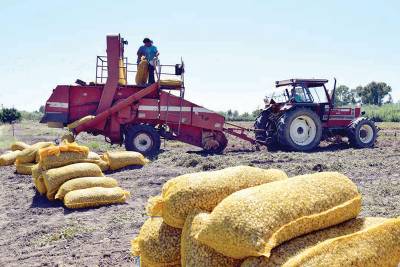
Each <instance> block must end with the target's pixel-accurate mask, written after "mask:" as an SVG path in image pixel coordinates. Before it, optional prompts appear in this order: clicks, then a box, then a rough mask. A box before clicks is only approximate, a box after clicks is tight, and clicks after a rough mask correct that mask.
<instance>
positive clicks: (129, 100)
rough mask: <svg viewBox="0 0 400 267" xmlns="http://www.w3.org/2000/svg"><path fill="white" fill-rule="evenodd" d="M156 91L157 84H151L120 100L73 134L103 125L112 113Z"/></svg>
mask: <svg viewBox="0 0 400 267" xmlns="http://www.w3.org/2000/svg"><path fill="white" fill-rule="evenodd" d="M157 89H158V84H157V83H155V84H152V85H150V86H149V87H146V88H145V89H143V90H141V91H139V92H138V93H136V94H134V95H131V96H130V97H128V98H127V99H124V100H121V101H120V102H119V103H117V104H115V105H113V106H112V107H111V108H109V109H106V110H105V111H103V112H102V113H100V114H97V115H96V117H95V118H94V119H93V120H90V121H89V122H87V123H85V124H82V125H80V126H79V127H77V128H76V129H75V132H76V133H80V132H83V131H86V130H90V129H91V128H93V127H94V126H96V125H98V124H100V123H104V124H105V123H106V121H107V119H108V118H109V117H110V116H111V115H113V114H114V113H117V112H118V111H120V110H121V109H123V108H125V107H127V106H129V105H132V103H134V102H137V101H139V100H140V99H142V98H143V97H145V96H147V95H148V94H151V93H153V92H154V91H156V90H157ZM96 129H98V127H96Z"/></svg>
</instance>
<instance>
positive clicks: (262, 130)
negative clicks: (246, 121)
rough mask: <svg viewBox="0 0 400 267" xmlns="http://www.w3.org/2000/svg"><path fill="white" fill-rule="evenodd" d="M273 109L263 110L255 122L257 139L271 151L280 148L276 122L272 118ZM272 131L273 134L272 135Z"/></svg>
mask: <svg viewBox="0 0 400 267" xmlns="http://www.w3.org/2000/svg"><path fill="white" fill-rule="evenodd" d="M270 116H271V111H270V110H269V109H265V110H263V111H262V112H261V113H260V114H259V115H258V116H257V118H256V120H255V122H254V129H255V130H256V132H255V137H256V141H257V142H258V143H259V144H262V145H266V146H267V149H268V150H269V151H275V150H278V149H279V143H278V139H277V135H276V129H275V126H274V125H275V123H274V122H271V121H270V120H271V119H270ZM271 133H272V135H271Z"/></svg>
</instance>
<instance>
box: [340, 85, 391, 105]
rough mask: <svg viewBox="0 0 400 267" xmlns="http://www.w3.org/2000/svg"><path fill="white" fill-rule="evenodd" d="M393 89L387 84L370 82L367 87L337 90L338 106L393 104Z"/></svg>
mask: <svg viewBox="0 0 400 267" xmlns="http://www.w3.org/2000/svg"><path fill="white" fill-rule="evenodd" d="M391 92H392V87H391V86H390V85H388V84H386V83H385V82H370V83H369V84H367V85H366V86H361V85H359V86H357V87H356V88H353V89H350V88H349V87H348V86H346V85H340V86H338V87H337V88H336V93H335V104H336V106H346V105H351V104H357V103H360V104H364V105H376V106H381V105H382V104H390V103H393V98H392V95H391V94H390V93H391Z"/></svg>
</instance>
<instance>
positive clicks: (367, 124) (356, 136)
mask: <svg viewBox="0 0 400 267" xmlns="http://www.w3.org/2000/svg"><path fill="white" fill-rule="evenodd" d="M377 134H378V129H377V128H376V126H375V124H374V122H373V121H371V120H369V119H367V118H359V119H357V120H355V121H354V122H353V123H352V124H351V125H350V127H349V136H348V137H349V141H350V144H351V145H352V146H353V147H356V148H367V147H373V146H374V144H375V141H376V138H377Z"/></svg>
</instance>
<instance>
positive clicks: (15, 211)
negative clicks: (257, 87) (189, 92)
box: [0, 122, 400, 266]
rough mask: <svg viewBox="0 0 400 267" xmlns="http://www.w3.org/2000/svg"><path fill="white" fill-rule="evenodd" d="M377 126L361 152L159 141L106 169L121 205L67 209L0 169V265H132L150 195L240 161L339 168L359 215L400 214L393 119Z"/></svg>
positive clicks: (35, 137)
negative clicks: (353, 191)
mask: <svg viewBox="0 0 400 267" xmlns="http://www.w3.org/2000/svg"><path fill="white" fill-rule="evenodd" d="M7 127H8V126H7ZM7 127H6V126H0V152H4V151H5V150H6V149H5V148H6V147H7V146H8V144H9V143H10V142H11V141H12V138H11V137H10V130H9V128H7ZM380 127H381V128H382V130H381V131H380V136H379V138H378V142H377V145H376V148H374V149H362V150H355V149H352V148H349V147H348V145H347V144H343V143H342V144H331V145H328V144H322V145H321V147H320V148H319V149H318V150H317V151H314V152H312V153H294V152H273V153H271V152H268V151H267V150H265V149H261V151H256V150H255V149H254V147H252V146H251V145H249V144H247V143H245V142H241V141H238V140H237V139H233V138H232V139H230V145H229V146H228V148H227V149H226V152H225V153H224V154H223V155H203V154H202V153H200V152H199V150H198V149H196V148H194V147H191V146H189V145H184V144H181V143H178V142H166V143H165V147H163V151H162V153H161V154H160V155H159V156H158V158H157V159H154V160H153V161H152V162H151V163H150V164H148V165H146V166H144V167H143V168H127V169H123V170H121V171H118V172H114V173H108V175H109V176H111V177H114V178H116V179H117V180H118V181H119V183H120V185H121V187H123V188H125V189H126V190H129V191H130V192H131V194H132V197H131V199H130V200H129V201H128V203H127V204H122V205H114V206H107V207H100V208H95V209H83V210H70V209H67V208H64V207H63V205H62V203H61V202H58V201H54V202H50V201H48V200H47V199H46V198H45V197H42V196H40V195H39V194H37V192H36V191H35V189H34V186H33V183H32V180H31V177H30V176H26V175H25V176H24V175H18V174H16V173H15V172H14V170H15V168H14V167H0V179H1V180H0V191H1V192H0V233H1V235H0V266H132V265H133V263H134V261H135V259H133V258H132V257H131V256H130V240H131V239H132V238H133V237H134V236H135V235H136V234H137V233H138V231H139V228H140V226H141V225H142V223H143V222H144V220H146V215H145V209H144V207H145V204H146V202H147V199H148V198H149V196H153V195H156V194H158V193H159V192H160V190H161V186H162V185H163V183H164V182H165V181H167V180H169V179H171V178H173V177H175V176H177V175H180V174H183V173H190V172H196V171H202V170H213V169H221V168H224V167H228V166H235V165H239V164H244V165H252V166H257V167H262V168H270V167H273V168H281V169H283V170H285V171H286V172H287V173H288V174H290V175H291V176H294V175H298V174H305V173H312V172H316V171H339V172H343V173H344V174H346V175H348V176H349V177H350V178H351V179H352V180H353V181H354V182H355V183H356V184H357V185H358V188H359V190H360V191H361V193H362V195H363V209H362V212H361V216H385V217H395V216H400V166H399V164H400V124H381V125H380ZM15 133H16V138H17V139H18V140H22V141H26V142H37V141H39V140H54V139H56V138H57V137H60V136H61V134H62V131H61V130H57V129H56V130H54V129H48V128H46V127H45V126H41V125H39V124H38V123H32V122H24V123H22V124H19V125H16V128H15ZM78 142H81V143H83V144H86V145H88V146H89V147H90V148H91V149H93V150H94V151H96V152H102V151H105V150H109V149H121V148H118V147H110V146H109V145H106V144H105V143H104V142H103V140H102V138H101V137H91V136H88V135H82V136H80V137H79V138H78Z"/></svg>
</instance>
